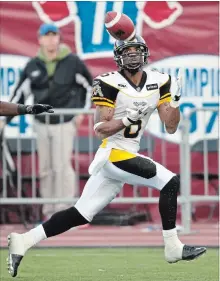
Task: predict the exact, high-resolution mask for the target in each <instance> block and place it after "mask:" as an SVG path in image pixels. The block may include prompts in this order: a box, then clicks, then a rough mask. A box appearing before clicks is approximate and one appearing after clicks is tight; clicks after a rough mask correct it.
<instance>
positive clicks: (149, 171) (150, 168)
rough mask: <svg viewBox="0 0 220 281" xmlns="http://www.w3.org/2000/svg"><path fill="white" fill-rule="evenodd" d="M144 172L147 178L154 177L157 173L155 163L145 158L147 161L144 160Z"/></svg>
mask: <svg viewBox="0 0 220 281" xmlns="http://www.w3.org/2000/svg"><path fill="white" fill-rule="evenodd" d="M145 174H146V178H147V179H151V178H153V177H155V176H156V174H157V167H156V165H155V163H154V162H153V161H151V160H149V159H147V162H146V171H145Z"/></svg>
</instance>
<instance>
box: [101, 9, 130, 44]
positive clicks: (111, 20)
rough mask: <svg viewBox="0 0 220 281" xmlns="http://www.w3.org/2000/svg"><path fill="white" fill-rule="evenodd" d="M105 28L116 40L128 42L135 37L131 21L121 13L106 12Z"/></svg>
mask: <svg viewBox="0 0 220 281" xmlns="http://www.w3.org/2000/svg"><path fill="white" fill-rule="evenodd" d="M105 27H106V29H107V31H108V33H109V34H110V35H111V36H113V37H114V38H115V39H117V40H124V41H130V40H132V39H133V37H134V36H135V26H134V23H133V21H132V20H131V19H130V18H129V17H128V16H127V15H125V14H122V13H118V12H113V11H111V12H108V13H107V14H106V16H105Z"/></svg>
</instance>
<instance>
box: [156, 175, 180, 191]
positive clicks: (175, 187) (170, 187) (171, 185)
mask: <svg viewBox="0 0 220 281" xmlns="http://www.w3.org/2000/svg"><path fill="white" fill-rule="evenodd" d="M179 189H180V179H179V177H178V176H174V177H172V179H171V180H170V181H169V182H168V183H167V184H166V185H165V186H164V187H163V188H162V190H161V191H160V192H161V193H163V194H167V193H170V192H174V193H178V192H179Z"/></svg>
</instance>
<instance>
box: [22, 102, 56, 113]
mask: <svg viewBox="0 0 220 281" xmlns="http://www.w3.org/2000/svg"><path fill="white" fill-rule="evenodd" d="M43 112H47V113H53V112H54V111H53V107H52V106H51V105H48V104H34V105H27V106H26V114H40V113H43Z"/></svg>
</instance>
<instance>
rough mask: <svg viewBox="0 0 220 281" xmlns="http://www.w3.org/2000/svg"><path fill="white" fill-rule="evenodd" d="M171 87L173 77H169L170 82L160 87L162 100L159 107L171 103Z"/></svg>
mask: <svg viewBox="0 0 220 281" xmlns="http://www.w3.org/2000/svg"><path fill="white" fill-rule="evenodd" d="M170 86H171V76H170V75H169V78H168V80H167V81H166V82H165V83H164V84H163V85H161V86H160V99H159V102H158V104H157V106H159V105H161V104H163V103H164V102H170V101H171V94H170Z"/></svg>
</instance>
